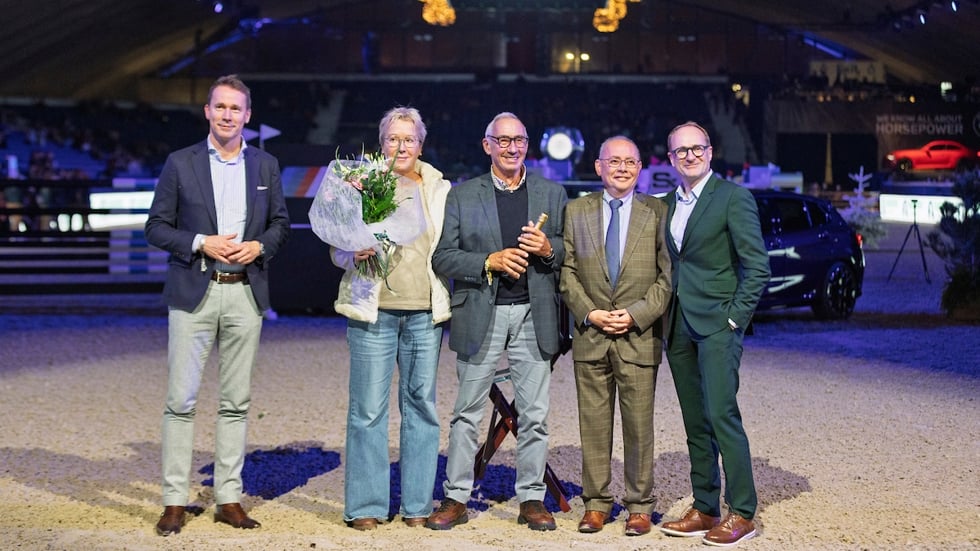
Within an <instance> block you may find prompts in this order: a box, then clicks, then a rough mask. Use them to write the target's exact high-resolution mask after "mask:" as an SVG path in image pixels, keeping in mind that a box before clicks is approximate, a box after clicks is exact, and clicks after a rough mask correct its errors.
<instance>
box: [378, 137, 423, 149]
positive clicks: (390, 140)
mask: <svg viewBox="0 0 980 551" xmlns="http://www.w3.org/2000/svg"><path fill="white" fill-rule="evenodd" d="M419 143H420V142H419V139H418V138H416V137H415V136H388V137H387V138H385V145H387V146H388V147H402V146H403V145H404V146H405V148H406V149H415V148H416V147H418V145H419Z"/></svg>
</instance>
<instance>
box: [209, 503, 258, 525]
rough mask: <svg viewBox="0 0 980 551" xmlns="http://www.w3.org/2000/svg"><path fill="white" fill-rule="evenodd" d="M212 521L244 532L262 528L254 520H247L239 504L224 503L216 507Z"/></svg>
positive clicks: (247, 517)
mask: <svg viewBox="0 0 980 551" xmlns="http://www.w3.org/2000/svg"><path fill="white" fill-rule="evenodd" d="M214 521H215V522H223V523H225V524H230V525H231V526H232V527H234V528H244V529H246V530H249V529H252V528H258V527H259V526H262V525H261V524H259V522H258V521H256V520H255V519H252V518H249V516H248V515H247V514H245V509H242V504H241V503H224V504H221V505H218V508H217V509H215V510H214Z"/></svg>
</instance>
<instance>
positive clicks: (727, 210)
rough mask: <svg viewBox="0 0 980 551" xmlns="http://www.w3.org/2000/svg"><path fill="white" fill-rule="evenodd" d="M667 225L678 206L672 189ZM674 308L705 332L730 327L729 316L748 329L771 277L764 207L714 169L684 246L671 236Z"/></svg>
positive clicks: (699, 202) (708, 332)
mask: <svg viewBox="0 0 980 551" xmlns="http://www.w3.org/2000/svg"><path fill="white" fill-rule="evenodd" d="M666 201H667V228H668V231H669V228H670V222H671V220H672V219H673V217H674V211H675V209H676V207H677V194H676V193H673V192H671V193H669V194H667V197H666ZM667 249H668V250H669V251H670V259H671V264H672V268H671V273H672V287H673V291H674V300H673V302H672V305H671V312H670V315H668V316H667V322H668V330H667V331H668V332H667V336H668V338H669V336H670V328H669V324H670V323H671V322H672V320H673V308H676V307H677V305H678V304H680V308H681V313H682V314H683V315H684V319H685V320H687V323H688V324H689V325H690V326H691V328H692V329H693V330H694V331H695V332H697V333H698V334H700V335H710V334H712V333H715V332H717V331H721V330H722V329H725V328H726V327H728V320H729V318H730V319H731V320H732V321H734V322H735V323H736V324H737V325H738V326H739V327H740V328H742V329H744V328H745V327H747V326H748V324H749V322H750V321H751V320H752V314H753V313H754V312H755V308H756V306H757V305H758V304H759V298H760V297H762V292H763V291H764V290H765V288H766V284H767V283H768V282H769V275H770V271H769V253H768V252H767V251H766V246H765V243H764V242H763V240H762V230H761V229H760V225H759V211H758V207H756V204H755V199H754V198H753V197H752V193H751V192H749V190H747V189H745V188H743V187H740V186H738V185H736V184H734V183H732V182H729V181H727V180H724V179H722V178H719V177H718V176H717V175H715V174H712V175H711V177H710V178H708V181H707V182H705V184H704V187H703V189H702V190H701V195H700V196H699V197H698V201H697V204H696V205H695V207H694V212H692V213H691V218H690V219H689V220H688V222H687V227H686V229H685V231H684V238H683V241H682V245H681V250H680V251H678V250H677V247H676V245H675V244H674V240H673V239H672V238H671V237H669V236H668V238H667Z"/></svg>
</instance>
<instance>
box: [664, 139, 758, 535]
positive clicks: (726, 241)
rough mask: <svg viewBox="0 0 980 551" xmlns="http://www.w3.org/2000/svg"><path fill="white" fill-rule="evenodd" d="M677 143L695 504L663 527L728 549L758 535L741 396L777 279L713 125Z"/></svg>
mask: <svg viewBox="0 0 980 551" xmlns="http://www.w3.org/2000/svg"><path fill="white" fill-rule="evenodd" d="M667 148H668V157H669V159H670V162H671V164H672V165H674V168H676V169H677V172H678V173H679V174H680V177H681V185H680V186H678V187H677V190H676V191H675V192H672V193H669V194H668V195H667V209H668V214H667V227H668V229H669V232H670V236H669V237H668V240H667V241H668V249H669V250H670V258H671V262H672V276H673V281H672V284H673V289H674V300H673V302H672V304H671V307H670V312H669V313H668V315H667V361H668V362H669V363H670V372H671V374H672V375H673V377H674V386H675V388H676V389H677V398H678V400H679V402H680V406H681V416H682V417H683V420H684V430H685V431H686V433H687V447H688V452H689V453H690V456H691V485H692V487H693V490H694V504H693V505H692V507H691V508H690V509H689V510H688V511H687V513H686V514H685V515H684V517H683V518H681V519H680V520H676V521H670V522H665V523H663V524H662V525H661V527H660V530H661V531H662V532H664V533H666V534H669V535H673V536H682V537H701V538H702V541H703V542H704V543H706V544H708V545H716V546H726V547H727V546H731V545H736V544H738V543H739V542H740V541H743V540H746V539H749V538H751V537H753V536H754V535H755V533H756V531H755V524H754V523H753V522H752V519H753V517H754V516H755V510H756V504H757V498H756V492H755V483H754V482H753V479H752V456H751V454H750V452H749V440H748V437H747V436H746V435H745V429H744V428H743V427H742V415H741V413H740V412H739V409H738V401H737V400H736V398H735V395H736V394H737V392H738V386H739V376H738V371H739V364H740V361H741V357H742V338H743V336H744V334H745V328H746V327H748V325H749V322H750V321H751V319H752V314H753V313H754V312H755V307H756V306H757V305H758V304H759V298H760V297H761V296H762V292H763V290H764V289H765V287H766V284H767V283H768V281H769V273H770V272H769V254H768V253H767V252H766V246H765V243H764V242H763V240H762V231H761V230H760V224H759V212H758V208H757V207H756V204H755V199H754V198H753V197H752V194H751V193H750V192H749V191H748V190H747V189H745V188H743V187H739V186H738V185H736V184H734V183H732V182H729V181H727V180H724V179H722V178H720V177H718V176H717V175H716V174H715V173H714V172H712V171H711V140H710V138H709V137H708V132H707V131H705V129H704V128H702V127H701V126H699V125H698V124H696V123H694V122H686V123H684V124H681V125H679V126H677V127H676V128H674V129H673V130H672V131H671V132H670V134H669V135H668V136H667ZM719 455H720V456H721V461H722V464H723V466H724V469H725V501H726V502H727V504H728V515H727V516H726V517H725V519H724V520H722V519H721V507H720V497H721V473H720V470H719V467H718V459H719Z"/></svg>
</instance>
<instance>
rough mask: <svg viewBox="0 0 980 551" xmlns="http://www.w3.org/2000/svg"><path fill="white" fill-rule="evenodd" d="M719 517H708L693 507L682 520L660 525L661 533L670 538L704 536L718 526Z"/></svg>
mask: <svg viewBox="0 0 980 551" xmlns="http://www.w3.org/2000/svg"><path fill="white" fill-rule="evenodd" d="M720 520H721V518H719V517H713V516H711V515H706V514H704V513H702V512H701V511H698V510H697V509H695V508H694V507H691V508H690V509H688V510H687V512H686V513H684V516H683V517H682V518H681V519H680V520H672V521H670V522H665V523H663V524H661V525H660V531H661V532H663V533H664V534H667V535H668V536H681V537H687V538H689V537H693V536H703V535H705V534H707V533H708V530H711V529H712V528H714V527H715V526H717V525H718V522H719V521H720Z"/></svg>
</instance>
